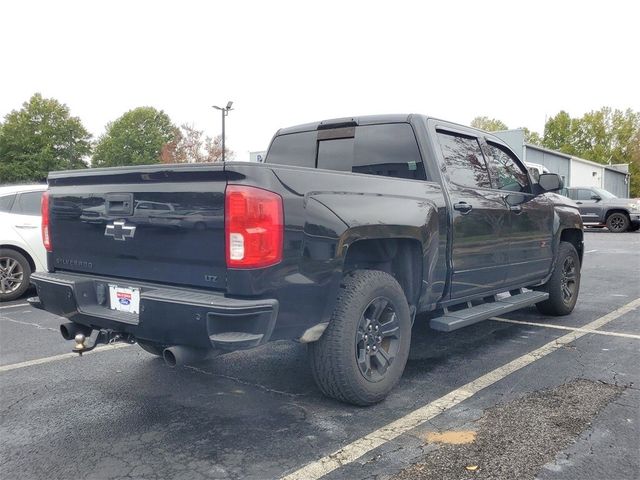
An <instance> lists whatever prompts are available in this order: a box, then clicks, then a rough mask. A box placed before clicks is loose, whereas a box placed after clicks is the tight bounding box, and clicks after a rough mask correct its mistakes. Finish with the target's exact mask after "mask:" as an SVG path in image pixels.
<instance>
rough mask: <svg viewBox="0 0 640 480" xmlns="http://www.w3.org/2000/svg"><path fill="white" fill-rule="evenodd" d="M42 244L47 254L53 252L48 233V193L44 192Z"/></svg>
mask: <svg viewBox="0 0 640 480" xmlns="http://www.w3.org/2000/svg"><path fill="white" fill-rule="evenodd" d="M41 206H42V209H41V211H42V243H44V248H45V250H46V251H47V252H51V251H52V250H53V248H52V246H51V234H50V232H49V192H47V191H45V192H44V193H43V194H42V203H41Z"/></svg>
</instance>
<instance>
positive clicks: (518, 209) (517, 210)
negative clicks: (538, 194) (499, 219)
mask: <svg viewBox="0 0 640 480" xmlns="http://www.w3.org/2000/svg"><path fill="white" fill-rule="evenodd" d="M509 211H511V212H513V213H515V214H516V215H517V214H518V213H522V207H521V206H520V205H511V206H510V207H509Z"/></svg>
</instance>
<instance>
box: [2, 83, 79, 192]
mask: <svg viewBox="0 0 640 480" xmlns="http://www.w3.org/2000/svg"><path fill="white" fill-rule="evenodd" d="M90 153H91V134H89V132H87V130H86V129H85V128H84V126H83V125H82V122H81V121H80V119H79V118H78V117H72V116H71V115H70V113H69V108H68V107H67V106H66V105H64V104H62V103H60V102H58V100H55V99H53V98H43V97H42V95H41V94H39V93H36V94H34V95H33V96H32V97H31V98H30V99H29V101H27V102H25V103H23V104H22V108H21V109H20V110H14V111H12V112H11V113H9V114H8V115H7V116H6V117H5V122H4V123H3V124H2V125H0V183H15V182H30V181H36V182H40V181H44V180H45V179H46V178H47V174H48V173H49V172H50V171H52V170H66V169H71V168H86V166H87V165H86V164H85V162H84V160H83V157H86V156H88V155H89V154H90Z"/></svg>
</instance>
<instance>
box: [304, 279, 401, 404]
mask: <svg viewBox="0 0 640 480" xmlns="http://www.w3.org/2000/svg"><path fill="white" fill-rule="evenodd" d="M394 314H395V315H394ZM376 333H379V334H380V335H376ZM410 344H411V315H410V312H409V305H408V304H407V299H406V297H405V295H404V292H403V291H402V287H400V285H399V284H398V282H397V281H396V280H395V279H394V278H393V277H392V276H391V275H389V274H388V273H385V272H381V271H378V270H356V271H354V272H351V273H348V274H347V275H345V277H344V278H343V281H342V285H341V290H340V293H339V295H338V301H337V304H336V308H335V310H334V312H333V315H332V317H331V321H330V322H329V326H328V327H327V329H326V330H325V332H324V334H323V335H322V337H320V339H319V340H318V341H316V342H314V343H310V344H309V347H308V349H309V350H308V351H309V360H310V363H311V371H312V373H313V377H314V379H315V381H316V383H317V384H318V387H319V388H320V390H322V392H323V393H324V394H325V395H327V396H329V397H332V398H335V399H337V400H340V401H343V402H347V403H351V404H353V405H360V406H365V405H373V404H374V403H378V402H380V401H382V400H383V399H384V398H385V397H386V396H387V394H388V393H389V392H390V391H391V389H392V388H393V387H394V386H395V385H396V384H397V383H398V381H399V380H400V377H401V376H402V372H403V371H404V367H405V365H406V363H407V358H408V357H409V347H410ZM367 347H368V349H367ZM387 358H388V359H390V360H386V359H387Z"/></svg>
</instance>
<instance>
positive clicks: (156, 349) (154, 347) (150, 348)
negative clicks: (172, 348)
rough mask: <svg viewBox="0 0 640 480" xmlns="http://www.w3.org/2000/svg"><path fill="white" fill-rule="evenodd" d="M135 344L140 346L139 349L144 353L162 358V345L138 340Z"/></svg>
mask: <svg viewBox="0 0 640 480" xmlns="http://www.w3.org/2000/svg"><path fill="white" fill-rule="evenodd" d="M137 342H138V345H140V348H141V349H143V350H144V351H145V352H149V353H150V354H151V355H156V356H158V357H162V352H163V351H164V348H165V347H164V346H163V345H158V344H157V343H152V342H144V341H140V340H138V341H137Z"/></svg>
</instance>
